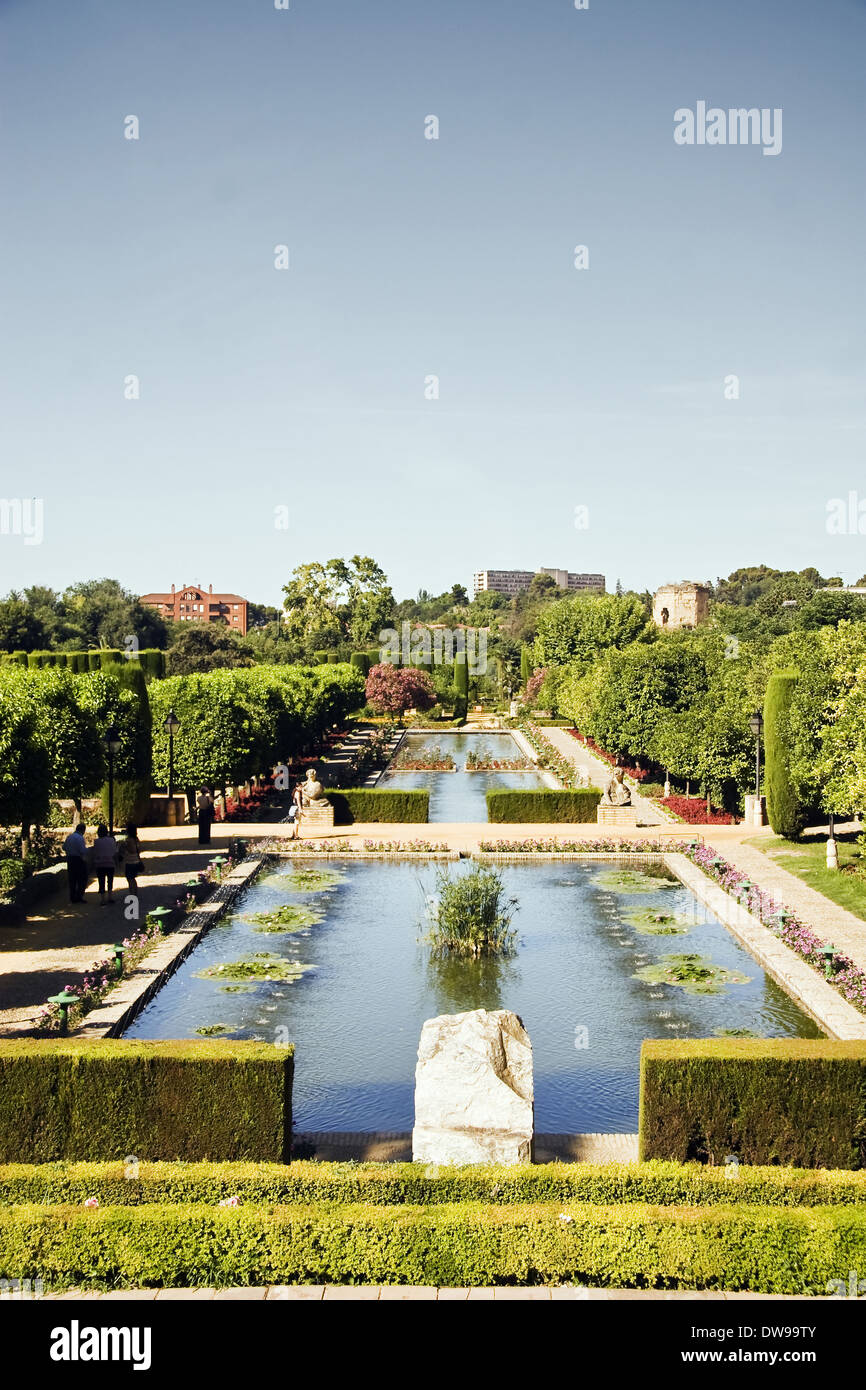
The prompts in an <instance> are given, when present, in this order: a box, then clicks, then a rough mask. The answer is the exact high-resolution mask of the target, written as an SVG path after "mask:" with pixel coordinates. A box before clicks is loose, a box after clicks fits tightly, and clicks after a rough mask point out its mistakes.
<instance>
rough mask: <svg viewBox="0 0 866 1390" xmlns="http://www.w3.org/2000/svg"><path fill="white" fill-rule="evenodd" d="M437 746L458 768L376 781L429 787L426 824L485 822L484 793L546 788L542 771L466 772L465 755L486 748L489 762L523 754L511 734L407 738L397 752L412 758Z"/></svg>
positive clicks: (384, 787) (382, 784) (411, 787)
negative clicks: (492, 759)
mask: <svg viewBox="0 0 866 1390" xmlns="http://www.w3.org/2000/svg"><path fill="white" fill-rule="evenodd" d="M437 746H438V747H439V748H440V749H441V750H442V752H443V753H450V754H451V757H452V758H453V759H454V762H455V763H456V765H457V771H456V772H400V771H399V770H390V769H389V770H388V771H386V772H385V773H384V774H383V775H382V777H380V778H379V781H378V782H377V783H376V786H377V787H380V788H381V789H382V790H383V791H387V790H389V789H390V790H396V789H397V788H403V787H405V788H406V789H407V790H410V791H411V790H415V789H428V790H429V792H430V820H431V821H434V822H436V821H438V822H439V824H442V823H443V822H446V823H450V824H452V825H454V824H458V823H463V822H469V823H477V822H478V821H486V820H487V801H486V800H485V798H486V795H487V792H489V791H493V790H494V789H495V790H499V789H504V788H507V787H520V788H523V789H524V790H526V791H531V790H533V789H537V788H538V787H546V786H548V782H546V781H545V779H544V777H543V775H542V774H541V773H540V772H536V771H531V772H464V771H463V768H464V767H465V764H466V755H467V753H470V752H475V753H479V754H480V753H481V752H482V750H485V751H487V752H489V753H490V755H491V757H492V758H495V759H500V760H502V761H506V760H507V761H509V762H510V761H513V760H514V759H515V758H520V757H521V756H522V751H521V749H520V747H519V745H518V744H517V743H516V742H515V740H514V739H513V738H512V737H511V734H507V733H506V734H501V733H493V734H451V733H446V734H407V736H406V738H405V739H404V740H403V743H402V744H401V749H403V748H407V749H408V750H409V751H410V752H411V754H412V756H413V757H420V756H421V755H422V754H423V751H424V749H429V748H435V747H437Z"/></svg>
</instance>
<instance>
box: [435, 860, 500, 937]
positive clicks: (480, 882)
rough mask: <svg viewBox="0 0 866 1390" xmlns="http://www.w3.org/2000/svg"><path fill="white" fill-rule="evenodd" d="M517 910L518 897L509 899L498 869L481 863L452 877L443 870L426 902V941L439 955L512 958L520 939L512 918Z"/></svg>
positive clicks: (437, 876)
mask: <svg viewBox="0 0 866 1390" xmlns="http://www.w3.org/2000/svg"><path fill="white" fill-rule="evenodd" d="M518 907H519V904H518V901H517V899H516V898H509V897H507V896H506V892H505V885H504V883H503V881H502V875H501V874H500V873H499V872H498V871H497V870H496V869H494V868H491V867H488V866H487V865H483V864H478V865H476V866H475V867H474V868H472V869H470V870H469V872H468V873H465V874H462V873H461V874H459V875H452V873H451V872H450V871H449V870H448V869H447V868H441V869H439V870H438V871H437V874H436V888H435V892H434V893H433V894H432V895H431V897H430V898H428V900H427V920H428V921H429V923H430V933H429V936H428V938H427V939H428V941H429V942H430V944H431V945H432V947H433V950H434V954H436V955H440V956H468V957H471V958H474V959H477V958H478V957H480V956H494V955H495V956H508V955H511V954H513V952H514V949H515V944H516V939H517V932H516V931H515V930H514V928H512V926H511V919H512V917H513V916H514V914H515V912H516V911H517V910H518Z"/></svg>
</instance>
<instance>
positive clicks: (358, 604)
mask: <svg viewBox="0 0 866 1390" xmlns="http://www.w3.org/2000/svg"><path fill="white" fill-rule="evenodd" d="M283 592H284V594H285V601H284V605H283V606H284V608H285V613H286V627H287V630H288V634H289V636H290V637H291V638H293V639H294V640H297V641H302V642H304V643H306V644H307V645H308V647H309V646H312V647H321V648H328V647H335V646H338V645H339V644H340V642H341V641H342V640H344V639H348V640H350V641H351V642H352V644H353V645H354V646H357V647H361V646H366V645H369V644H370V643H371V642H374V641H375V640H377V638H378V635H379V633H380V631H381V630H382V628H383V627H386V626H387V625H388V623H389V622H390V619H391V616H392V614H393V611H394V596H393V594H392V593H391V589H390V587H389V585H388V581H387V577H386V575H385V573H384V571H383V570H382V569H381V568H380V567H379V565H377V563H376V561H375V560H373V559H371V557H370V556H369V555H353V556H352V558H351V559H350V560H339V559H337V560H328V561H327V563H326V564H322V563H321V562H319V561H313V562H311V563H308V564H303V565H298V567H297V568H296V569H295V570H294V571H293V574H292V579H291V580H290V582H289V583H288V584H286V585H285V586H284V588H283Z"/></svg>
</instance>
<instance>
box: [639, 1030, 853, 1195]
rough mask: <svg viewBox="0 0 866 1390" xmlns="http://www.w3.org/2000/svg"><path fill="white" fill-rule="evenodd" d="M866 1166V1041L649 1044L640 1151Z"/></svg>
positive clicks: (713, 1159)
mask: <svg viewBox="0 0 866 1390" xmlns="http://www.w3.org/2000/svg"><path fill="white" fill-rule="evenodd" d="M728 1154H736V1155H737V1157H738V1158H739V1159H740V1161H741V1162H744V1163H758V1164H775V1163H779V1164H791V1165H795V1166H797V1167H806V1168H863V1167H864V1166H866V1042H837V1041H828V1040H825V1039H820V1040H817V1039H805V1038H769V1039H761V1040H754V1041H753V1040H751V1039H724V1040H722V1039H712V1038H702V1039H695V1040H692V1041H681V1042H645V1043H644V1044H643V1047H642V1049H641V1080H640V1156H641V1158H643V1159H649V1158H662V1159H674V1160H677V1161H680V1162H685V1161H687V1160H689V1159H698V1160H703V1161H710V1162H714V1163H717V1164H718V1163H724V1162H725V1160H726V1156H727V1155H728Z"/></svg>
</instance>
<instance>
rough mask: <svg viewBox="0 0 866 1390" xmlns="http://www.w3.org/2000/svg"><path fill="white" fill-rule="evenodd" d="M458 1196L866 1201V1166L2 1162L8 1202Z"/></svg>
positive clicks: (689, 1202)
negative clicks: (732, 1168)
mask: <svg viewBox="0 0 866 1390" xmlns="http://www.w3.org/2000/svg"><path fill="white" fill-rule="evenodd" d="M234 1196H237V1197H239V1198H240V1199H241V1201H242V1202H243V1203H245V1204H246V1203H256V1202H264V1203H271V1204H273V1205H285V1204H287V1203H297V1202H303V1203H315V1202H332V1203H343V1204H346V1203H356V1202H368V1203H372V1204H374V1205H376V1206H397V1205H400V1204H403V1203H406V1204H409V1205H415V1206H428V1205H437V1204H440V1203H443V1202H444V1203H459V1202H494V1203H496V1204H497V1205H512V1204H515V1203H517V1204H520V1203H537V1202H560V1203H561V1202H569V1201H574V1202H588V1203H593V1204H595V1203H598V1204H601V1205H610V1204H613V1203H647V1204H650V1205H654V1206H735V1205H736V1206H739V1205H741V1204H744V1205H760V1204H765V1205H767V1206H788V1207H791V1206H844V1205H856V1204H857V1203H866V1171H863V1172H857V1173H854V1172H839V1171H828V1170H827V1169H792V1168H750V1167H746V1166H745V1165H742V1166H741V1167H740V1168H739V1169H738V1170H736V1178H734V1177H733V1176H732V1174H731V1173H730V1172H729V1171H726V1170H725V1169H724V1168H711V1167H708V1166H706V1165H702V1164H697V1163H689V1164H679V1163H659V1162H650V1163H606V1164H598V1165H596V1164H589V1163H548V1164H537V1165H527V1166H525V1167H524V1166H518V1167H487V1166H474V1167H469V1168H441V1169H439V1170H438V1171H431V1170H430V1169H429V1168H428V1167H427V1166H426V1165H422V1164H412V1163H381V1164H377V1163H319V1162H308V1161H300V1162H297V1161H295V1162H292V1163H291V1164H289V1165H287V1164H279V1163H249V1162H246V1163H147V1162H141V1163H139V1164H138V1165H137V1166H136V1167H135V1168H132V1169H131V1168H130V1167H129V1166H128V1165H126V1164H125V1163H123V1162H113V1163H69V1162H66V1163H42V1164H25V1163H10V1164H4V1165H2V1166H0V1205H5V1206H8V1205H10V1204H13V1203H28V1202H30V1203H48V1204H51V1205H63V1204H69V1205H72V1206H75V1205H79V1206H80V1205H81V1204H82V1203H83V1202H85V1201H87V1200H88V1198H91V1197H96V1198H97V1199H98V1201H99V1202H100V1204H101V1205H102V1206H140V1205H143V1204H148V1203H156V1202H165V1203H173V1204H178V1203H181V1204H189V1203H193V1204H211V1205H213V1204H215V1203H217V1202H220V1201H222V1200H223V1199H224V1198H226V1197H234Z"/></svg>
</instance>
